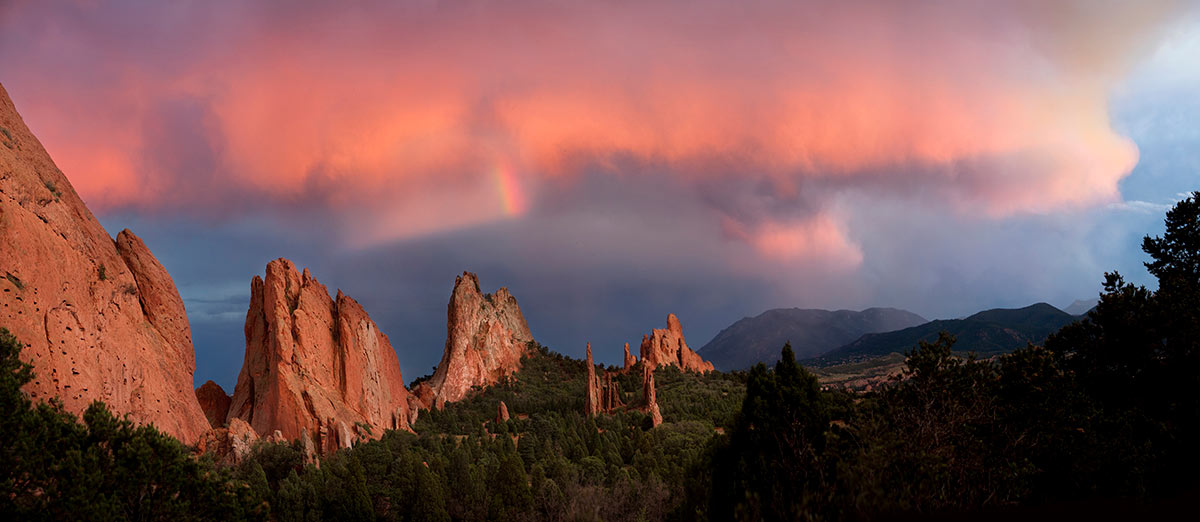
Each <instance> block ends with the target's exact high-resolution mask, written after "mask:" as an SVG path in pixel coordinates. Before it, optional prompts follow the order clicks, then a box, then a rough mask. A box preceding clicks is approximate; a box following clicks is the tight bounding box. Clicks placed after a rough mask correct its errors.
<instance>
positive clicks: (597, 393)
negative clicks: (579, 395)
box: [583, 343, 625, 417]
mask: <svg viewBox="0 0 1200 522" xmlns="http://www.w3.org/2000/svg"><path fill="white" fill-rule="evenodd" d="M624 407H625V403H624V401H622V400H621V390H620V389H619V388H618V387H617V383H615V382H613V379H612V372H609V371H605V372H604V375H603V376H599V375H597V374H596V364H595V363H594V362H593V360H592V343H588V344H587V395H586V397H585V398H584V406H583V408H584V413H585V414H587V415H588V416H589V417H595V416H596V415H599V414H601V413H609V412H612V411H615V410H617V409H618V408H624Z"/></svg>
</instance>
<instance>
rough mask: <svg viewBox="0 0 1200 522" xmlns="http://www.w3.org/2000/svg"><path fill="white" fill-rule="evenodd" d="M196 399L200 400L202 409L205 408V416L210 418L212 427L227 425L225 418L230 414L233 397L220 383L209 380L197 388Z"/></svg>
mask: <svg viewBox="0 0 1200 522" xmlns="http://www.w3.org/2000/svg"><path fill="white" fill-rule="evenodd" d="M196 400H197V401H199V402H200V409H202V410H204V416H205V417H207V418H208V422H209V423H210V424H212V427H214V428H220V427H223V426H225V418H226V417H228V416H229V403H230V401H231V400H232V399H231V398H230V397H229V395H228V394H226V393H225V390H224V389H223V388H221V386H220V385H219V384H217V383H215V382H212V381H208V382H206V383H204V385H203V386H201V387H199V388H196Z"/></svg>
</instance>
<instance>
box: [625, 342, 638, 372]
mask: <svg viewBox="0 0 1200 522" xmlns="http://www.w3.org/2000/svg"><path fill="white" fill-rule="evenodd" d="M635 364H637V357H634V356H633V354H631V353H629V343H625V371H629V369H630V368H633V365H635Z"/></svg>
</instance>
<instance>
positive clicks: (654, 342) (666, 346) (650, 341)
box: [641, 314, 713, 373]
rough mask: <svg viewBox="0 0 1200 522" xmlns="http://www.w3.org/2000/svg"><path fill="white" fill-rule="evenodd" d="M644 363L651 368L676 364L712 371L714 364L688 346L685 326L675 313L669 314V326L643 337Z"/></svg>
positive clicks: (689, 369)
mask: <svg viewBox="0 0 1200 522" xmlns="http://www.w3.org/2000/svg"><path fill="white" fill-rule="evenodd" d="M641 352H642V354H641V355H642V364H643V365H644V366H646V367H647V368H650V369H651V370H653V369H655V368H657V367H659V366H663V365H672V364H673V365H676V366H678V367H679V368H680V369H682V370H684V371H690V372H699V373H703V372H711V371H712V370H713V365H712V363H710V362H707V361H705V360H704V359H703V358H701V357H700V355H699V354H697V353H696V352H694V351H692V349H691V348H688V345H687V341H685V340H684V339H683V326H682V325H680V324H679V318H678V317H675V314H670V315H667V328H666V329H665V330H664V329H660V328H655V329H654V330H653V331H651V333H650V335H647V336H643V337H642V349H641Z"/></svg>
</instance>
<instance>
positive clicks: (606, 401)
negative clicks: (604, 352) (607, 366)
mask: <svg viewBox="0 0 1200 522" xmlns="http://www.w3.org/2000/svg"><path fill="white" fill-rule="evenodd" d="M612 376H613V374H612V372H604V382H603V383H601V384H600V409H601V410H602V411H605V412H611V411H616V410H617V409H619V408H624V407H625V401H622V400H621V390H620V388H618V387H617V383H616V382H613V379H612Z"/></svg>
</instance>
